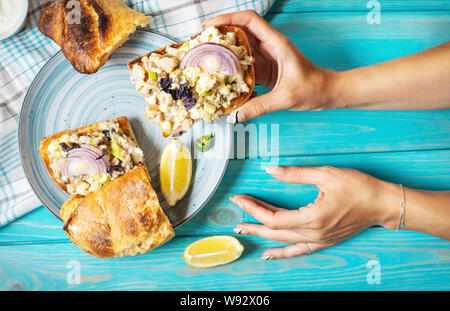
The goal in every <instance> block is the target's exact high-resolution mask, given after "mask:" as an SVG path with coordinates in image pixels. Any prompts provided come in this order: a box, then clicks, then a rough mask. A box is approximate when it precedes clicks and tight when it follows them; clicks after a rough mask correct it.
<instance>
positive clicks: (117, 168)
mask: <svg viewBox="0 0 450 311" xmlns="http://www.w3.org/2000/svg"><path fill="white" fill-rule="evenodd" d="M112 169H113V170H115V171H117V172H123V167H122V165H112Z"/></svg>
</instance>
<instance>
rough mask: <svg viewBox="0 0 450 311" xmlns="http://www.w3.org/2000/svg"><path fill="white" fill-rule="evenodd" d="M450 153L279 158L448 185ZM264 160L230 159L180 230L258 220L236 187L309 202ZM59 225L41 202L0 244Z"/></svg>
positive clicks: (43, 237)
mask: <svg viewBox="0 0 450 311" xmlns="http://www.w3.org/2000/svg"><path fill="white" fill-rule="evenodd" d="M449 159H450V150H442V151H427V152H392V153H375V154H344V155H324V156H306V157H287V158H282V159H280V164H284V165H305V166H318V165H334V166H338V167H349V168H355V169H359V170H362V171H365V172H367V173H369V174H372V175H375V176H377V177H379V178H383V179H386V180H390V181H393V182H396V183H402V184H404V185H405V186H409V187H413V188H419V189H428V190H448V185H449V180H450V161H449ZM263 166H264V162H263V161H260V160H245V161H243V160H233V161H231V162H230V164H229V166H228V169H227V172H226V174H225V176H224V178H223V181H222V183H221V185H220V187H219V189H218V190H217V192H216V193H215V195H214V196H213V198H212V200H211V201H210V202H209V203H208V204H207V205H206V207H205V208H204V209H203V210H202V211H201V212H200V213H199V214H198V215H197V216H195V217H194V218H193V219H192V220H190V221H189V222H188V223H186V224H185V225H183V226H181V227H180V228H178V229H177V230H176V233H177V235H180V236H189V235H212V234H229V233H231V232H232V229H233V228H234V226H235V225H236V224H237V223H239V222H242V221H254V219H253V218H252V217H251V216H249V215H248V214H245V213H243V212H242V210H241V209H240V208H238V207H236V206H235V205H234V204H232V203H231V202H230V201H229V200H228V198H229V197H230V196H232V195H233V194H236V193H248V194H251V195H254V196H257V197H259V198H261V199H264V200H267V201H269V202H271V201H272V202H273V200H274V198H276V202H277V204H278V205H279V206H281V207H286V208H296V207H299V206H303V205H306V204H308V203H309V202H311V201H313V200H314V199H315V197H316V196H317V190H316V188H315V187H313V186H307V185H293V184H284V183H281V182H279V181H277V180H275V179H273V178H272V177H270V176H268V175H267V174H266V173H265V172H264V171H263ZM280 193H282V194H283V195H280ZM273 203H275V202H273ZM61 226H62V223H61V222H60V221H59V220H57V219H56V218H55V217H54V216H53V215H52V214H51V213H50V212H48V211H47V210H46V209H44V208H40V209H38V210H36V211H34V212H32V213H30V214H28V215H26V216H24V217H22V218H21V219H19V220H17V221H15V222H13V223H11V224H9V225H8V226H6V227H4V228H2V229H0V245H7V244H16V243H45V242H47V241H49V242H51V241H52V242H55V241H56V242H57V241H68V239H67V237H66V235H65V234H64V232H63V231H62V230H61ZM74 247H75V246H74ZM0 262H1V258H0Z"/></svg>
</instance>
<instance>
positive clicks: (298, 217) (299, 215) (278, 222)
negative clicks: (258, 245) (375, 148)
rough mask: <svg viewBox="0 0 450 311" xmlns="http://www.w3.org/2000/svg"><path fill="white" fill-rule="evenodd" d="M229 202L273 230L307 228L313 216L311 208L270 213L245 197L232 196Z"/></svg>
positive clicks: (270, 211)
mask: <svg viewBox="0 0 450 311" xmlns="http://www.w3.org/2000/svg"><path fill="white" fill-rule="evenodd" d="M230 200H231V202H233V203H235V204H236V205H238V206H239V207H240V208H242V209H243V210H244V211H246V212H247V213H249V214H250V215H252V216H253V217H254V218H256V219H257V220H259V221H260V222H261V223H263V224H264V225H265V226H266V227H269V228H270V229H273V230H279V229H295V228H299V227H309V226H308V224H309V223H310V222H311V221H312V219H313V216H314V215H313V212H311V211H313V209H312V208H306V209H303V208H301V209H299V210H287V209H280V210H277V211H272V210H269V209H267V208H264V207H263V206H261V205H260V204H258V202H256V201H254V200H251V199H248V198H246V197H239V196H234V197H232V198H230ZM310 205H311V204H310Z"/></svg>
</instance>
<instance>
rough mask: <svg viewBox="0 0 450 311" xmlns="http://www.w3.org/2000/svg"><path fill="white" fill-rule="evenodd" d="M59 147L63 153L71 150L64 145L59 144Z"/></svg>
mask: <svg viewBox="0 0 450 311" xmlns="http://www.w3.org/2000/svg"><path fill="white" fill-rule="evenodd" d="M59 145H60V146H61V149H62V150H64V151H65V152H69V151H70V150H71V148H70V147H69V146H67V144H66V143H60V144H59Z"/></svg>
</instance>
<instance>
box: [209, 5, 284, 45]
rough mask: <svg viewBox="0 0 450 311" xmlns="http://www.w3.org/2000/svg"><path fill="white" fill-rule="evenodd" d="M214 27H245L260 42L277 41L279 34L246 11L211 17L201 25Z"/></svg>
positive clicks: (253, 12) (262, 20)
mask: <svg viewBox="0 0 450 311" xmlns="http://www.w3.org/2000/svg"><path fill="white" fill-rule="evenodd" d="M216 25H236V26H242V27H245V28H246V29H247V30H248V31H249V32H251V33H252V34H253V35H254V36H255V37H256V38H258V39H259V40H261V41H278V40H279V38H280V33H279V32H278V31H277V30H275V28H273V27H272V26H271V25H270V24H269V23H268V22H267V21H266V20H265V19H264V18H262V17H261V16H259V15H258V13H256V12H255V11H252V10H247V11H241V12H234V13H228V14H223V15H219V16H217V17H213V18H211V19H209V20H207V21H206V22H204V23H203V25H202V26H203V27H208V26H216Z"/></svg>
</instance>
